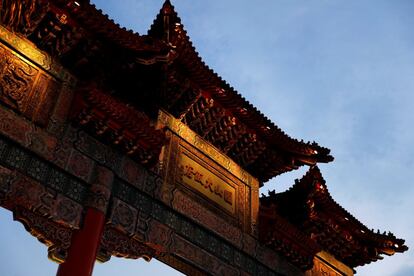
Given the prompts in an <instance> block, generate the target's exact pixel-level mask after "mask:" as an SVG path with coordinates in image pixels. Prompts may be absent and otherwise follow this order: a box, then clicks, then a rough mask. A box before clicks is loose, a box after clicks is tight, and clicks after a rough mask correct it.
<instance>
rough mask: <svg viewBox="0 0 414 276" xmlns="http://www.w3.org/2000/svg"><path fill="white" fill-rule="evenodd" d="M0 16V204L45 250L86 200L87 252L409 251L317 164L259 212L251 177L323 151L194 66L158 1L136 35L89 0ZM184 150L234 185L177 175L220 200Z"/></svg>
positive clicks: (307, 259)
mask: <svg viewBox="0 0 414 276" xmlns="http://www.w3.org/2000/svg"><path fill="white" fill-rule="evenodd" d="M0 21H1V23H2V25H4V26H6V28H3V27H2V26H0V27H1V28H0V42H1V44H0V55H1V56H2V59H1V60H0V102H1V106H0V117H1V120H0V205H1V206H2V207H5V208H8V209H10V210H12V211H13V213H14V216H15V219H16V220H19V221H21V222H22V223H23V224H24V225H25V227H26V229H27V230H28V231H29V232H30V233H31V234H32V235H34V236H35V237H37V238H38V239H39V240H40V241H41V242H43V243H45V244H46V245H47V246H48V247H49V256H50V257H51V258H52V259H54V260H55V261H58V262H62V261H64V259H65V257H66V253H67V249H68V247H69V244H70V239H71V236H72V231H73V230H75V229H79V228H82V225H83V223H84V222H85V220H84V221H82V218H83V219H84V217H83V215H84V213H85V210H89V211H90V210H91V209H92V210H93V211H94V212H98V213H99V215H100V216H101V218H102V220H101V222H102V223H103V218H104V217H105V218H106V226H105V229H104V232H103V237H102V240H101V244H100V249H99V252H98V259H99V260H100V261H107V260H109V258H110V257H111V256H119V257H125V258H140V257H142V258H144V259H145V260H148V261H149V260H150V259H151V258H152V257H156V258H159V259H160V260H161V261H164V262H166V263H168V264H170V265H172V266H173V267H175V268H177V269H179V270H180V271H183V272H185V273H190V274H194V275H199V274H200V275H201V274H213V275H218V274H222V275H248V274H249V275H278V274H279V273H281V274H283V275H301V274H303V270H306V269H309V268H311V267H312V265H314V264H315V265H314V268H313V270H311V272H312V273H313V272H315V273H322V274H324V273H325V274H328V273H331V272H332V271H333V270H332V271H329V269H327V268H328V266H326V264H325V263H323V262H318V261H317V259H315V258H316V257H317V258H319V257H320V255H318V254H319V253H320V251H321V250H322V249H323V250H326V251H328V252H329V253H330V254H332V255H334V256H335V258H337V259H338V260H340V261H342V262H343V263H345V264H346V265H349V266H351V267H355V266H358V265H363V264H366V263H369V262H371V261H375V260H377V259H381V258H382V256H381V255H380V254H387V255H392V254H394V253H395V252H404V251H405V250H407V249H408V248H407V246H406V245H404V240H401V239H397V238H396V237H395V236H394V235H393V234H391V233H388V235H386V234H380V233H374V232H373V231H371V230H368V229H367V228H366V227H365V226H364V225H362V224H361V223H360V222H359V221H357V220H356V219H355V218H353V217H352V216H351V215H350V214H349V213H348V212H346V211H345V210H344V209H343V208H342V207H340V206H339V205H338V204H337V203H336V202H335V201H333V199H332V198H331V197H330V195H329V193H328V191H327V188H326V185H325V182H324V180H323V179H322V176H321V175H320V172H319V170H318V169H317V168H312V169H311V171H310V172H309V173H308V174H307V175H306V176H305V177H304V178H303V179H302V180H301V181H297V183H296V184H295V185H294V187H293V188H292V189H290V190H289V191H287V192H285V193H281V194H275V193H270V195H269V196H267V197H266V196H265V197H262V198H261V200H260V205H261V206H260V209H259V202H258V199H259V196H258V189H259V183H261V184H262V183H263V181H267V180H268V179H270V178H272V177H274V176H276V175H279V174H281V173H284V172H286V171H289V170H293V169H297V168H298V167H299V166H302V165H310V166H313V165H315V164H316V163H318V162H330V161H332V160H333V157H332V156H330V151H329V149H326V148H323V147H320V146H319V145H318V144H316V143H315V142H314V143H309V142H308V143H305V142H303V141H298V140H295V139H293V138H291V137H289V136H288V135H286V134H285V133H284V132H283V131H282V130H280V129H279V128H278V127H277V126H276V125H275V124H273V123H272V122H271V121H270V120H269V119H268V118H266V117H265V116H264V115H263V114H262V113H260V111H258V110H257V109H256V108H255V107H253V106H252V105H251V104H250V103H249V102H248V101H247V100H245V99H244V98H243V97H242V96H241V95H240V94H238V92H237V91H235V90H234V88H232V87H231V86H230V85H229V84H228V83H226V82H225V81H224V80H222V79H221V77H220V76H218V75H217V74H216V73H214V71H212V70H211V69H210V68H209V67H208V66H207V65H206V64H204V62H203V61H202V60H201V58H200V57H199V55H198V53H197V52H196V50H195V49H194V47H193V45H192V43H191V41H190V39H189V37H188V36H187V33H186V31H185V30H184V27H183V25H182V24H181V20H180V18H179V17H178V15H177V14H176V12H175V11H174V8H173V6H172V5H171V3H170V2H169V1H166V2H165V4H164V6H163V8H162V10H161V12H160V14H159V15H158V16H157V18H156V20H155V21H154V24H153V25H152V27H151V29H150V30H149V34H148V35H146V36H145V35H139V34H136V33H133V32H132V31H128V30H126V29H124V28H120V26H119V25H117V24H116V23H114V22H113V21H112V20H110V19H108V16H106V15H104V14H102V12H101V11H100V10H97V9H96V8H95V7H94V5H92V4H90V3H89V1H79V2H75V1H64V0H52V1H44V0H28V1H19V0H17V1H10V0H3V1H1V0H0ZM9 30H12V31H13V32H15V33H12V32H10V31H9ZM23 37H26V38H27V39H25V38H23ZM29 40H30V41H29ZM6 45H7V46H6ZM39 49H41V50H39ZM114 53H116V55H114ZM52 57H53V58H52ZM61 64H63V65H64V67H65V69H63V67H62V65H61ZM66 69H67V70H69V71H72V72H73V74H74V75H76V77H77V78H78V80H79V82H77V84H76V83H75V80H74V78H73V77H72V76H71V75H70V74H68V72H67V71H66ZM61 87H63V88H62V89H61ZM74 87H77V88H76V89H75V88H74ZM60 90H65V91H64V93H65V94H64V95H62V93H63V92H62V91H60ZM75 91H76V93H75ZM74 93H75V94H76V95H75V99H74V101H73V105H72V106H71V111H70V112H71V119H72V121H70V122H68V120H67V119H68V118H67V115H68V113H69V108H70V107H69V106H70V103H71V101H72V96H73V94H74ZM8 109H12V110H13V111H10V110H8ZM160 109H161V110H165V111H166V112H168V113H170V114H172V115H173V116H175V118H177V119H175V118H173V117H169V116H170V115H165V114H167V113H164V111H160ZM159 111H160V112H159ZM162 114H164V115H162ZM20 115H22V116H24V117H25V118H26V119H25V118H22V116H20ZM157 116H159V117H158V119H159V121H156V120H157ZM27 119H28V120H27ZM170 119H174V120H170ZM171 122H173V123H171ZM33 123H34V124H33ZM172 124H175V125H174V126H172ZM186 125H187V126H188V127H189V128H191V129H192V130H193V131H195V133H194V132H192V131H191V130H190V129H188V128H187V127H186ZM39 126H40V127H39ZM159 127H161V129H159ZM163 127H170V129H169V130H168V131H166V130H165V129H164V128H163ZM165 132H167V133H165ZM6 137H7V138H6ZM167 137H169V138H170V141H169V144H168V145H166V144H167V142H168V139H167ZM12 140H13V141H12ZM101 142H102V143H101ZM212 145H214V146H215V147H213V146H212ZM117 150H120V151H117ZM161 152H162V154H161V158H159V156H160V153H161ZM183 155H185V156H186V157H188V158H189V159H191V160H190V161H188V162H189V164H194V166H195V165H197V166H200V168H202V169H205V171H204V173H205V174H209V175H210V173H211V175H210V176H212V175H215V176H217V179H218V180H217V181H218V182H220V181H222V182H223V183H225V184H226V185H227V184H228V185H229V186H231V188H230V189H234V190H231V191H230V192H229V191H227V192H228V193H227V197H225V196H224V195H225V193H224V190H223V193H221V192H220V189H219V188H220V187H221V186H220V185H219V184H217V183H211V182H208V181H207V180H206V179H207V177H205V178H204V180H205V181H204V182H203V181H201V180H202V179H203V178H202V174H201V173H200V171H202V170H201V169H200V170H198V171H197V170H195V171H196V172H194V173H193V174H190V176H191V177H188V178H191V179H194V181H195V182H197V183H196V184H198V185H200V184H202V185H203V187H204V188H205V189H210V192H211V194H213V196H214V195H218V196H219V197H221V198H224V201H225V202H224V204H230V203H231V204H230V205H232V206H234V209H226V208H225V207H228V206H227V205H224V206H225V207H223V205H221V203H220V202H219V201H218V200H216V201H215V200H214V199H212V196H211V195H210V194H209V195H206V194H203V192H202V191H200V190H197V188H194V186H191V185H192V184H191V183H190V184H188V183H184V181H183V171H182V170H183V168H184V167H177V164H178V162H181V161H182V160H181V159H180V158H182V156H183ZM159 159H162V160H161V161H160V160H159ZM180 160H181V161H180ZM232 160H234V161H235V162H237V164H236V163H234V162H233V161H232ZM191 162H194V163H191ZM141 165H144V166H145V167H144V166H141ZM191 168H193V167H191ZM180 170H181V171H180ZM223 170H224V171H223ZM245 170H247V171H245ZM180 174H181V177H180ZM256 178H257V179H256ZM187 180H188V179H187ZM209 183H210V184H209ZM193 184H194V183H193ZM213 184H214V185H213ZM186 185H187V186H186ZM197 187H198V186H197ZM213 187H216V188H217V187H219V188H217V189H216V188H213ZM192 189H193V190H192ZM203 191H204V190H203ZM232 191H234V192H232ZM229 195H230V196H229ZM226 198H227V200H226ZM233 199H234V203H233V201H232V200H233ZM258 210H259V211H258ZM86 221H87V220H86ZM318 252H319V253H318ZM315 256H316V257H315ZM92 259H93V257H92ZM332 273H333V272H332ZM310 275H313V274H310ZM333 275H334V274H333Z"/></svg>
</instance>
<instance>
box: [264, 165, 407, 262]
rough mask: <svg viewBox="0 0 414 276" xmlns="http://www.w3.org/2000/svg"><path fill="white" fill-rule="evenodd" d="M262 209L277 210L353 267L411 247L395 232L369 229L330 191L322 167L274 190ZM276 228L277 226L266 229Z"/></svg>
mask: <svg viewBox="0 0 414 276" xmlns="http://www.w3.org/2000/svg"><path fill="white" fill-rule="evenodd" d="M260 208H261V209H260V212H264V213H268V212H269V209H270V210H274V212H275V213H277V214H278V215H279V216H281V217H283V218H285V219H286V220H288V221H289V223H291V224H292V225H294V226H295V227H296V228H297V229H298V230H299V231H300V232H302V233H304V234H305V235H306V236H307V237H308V238H309V239H311V240H312V241H314V242H315V243H317V244H318V246H320V248H322V249H323V250H325V251H327V252H329V253H331V254H332V255H334V256H335V257H336V258H337V259H338V260H340V261H342V262H343V263H345V264H346V265H348V266H350V267H356V266H360V265H364V264H368V263H370V262H373V261H376V260H379V259H382V258H383V257H382V255H383V254H385V255H393V254H394V253H396V252H404V251H406V250H407V249H408V247H407V246H406V245H404V240H402V239H398V238H396V237H395V236H394V235H393V234H392V233H390V232H388V233H385V232H384V233H383V234H381V233H379V231H378V232H374V231H373V230H370V229H368V228H367V227H366V226H365V225H363V224H362V223H361V222H360V221H358V220H357V219H356V218H355V217H353V216H352V215H351V214H350V213H349V212H348V211H346V210H345V209H344V208H343V207H341V206H340V205H339V204H338V203H337V202H335V200H334V199H332V197H331V195H330V194H329V191H328V188H327V187H326V183H325V180H324V179H323V177H322V175H321V172H320V170H319V168H318V167H316V166H314V167H312V168H311V169H310V170H309V171H308V173H307V174H306V175H305V176H304V177H303V178H302V179H301V180H299V181H296V183H295V185H293V186H292V187H291V188H290V189H289V190H287V191H285V192H282V193H275V192H270V193H269V195H268V196H263V197H262V198H261V199H260ZM266 231H270V232H273V231H275V230H273V229H270V228H268V229H264V233H266Z"/></svg>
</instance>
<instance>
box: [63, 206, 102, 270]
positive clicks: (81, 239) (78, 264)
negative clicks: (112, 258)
mask: <svg viewBox="0 0 414 276" xmlns="http://www.w3.org/2000/svg"><path fill="white" fill-rule="evenodd" d="M104 223H105V215H104V214H103V213H102V212H100V211H98V210H95V209H93V208H88V210H87V211H86V216H85V219H84V222H83V227H82V228H81V229H79V230H75V231H74V232H73V234H72V240H71V245H70V247H69V250H68V256H67V257H66V260H65V262H64V263H62V264H60V265H59V269H58V272H57V276H91V275H92V270H93V266H94V264H95V259H96V254H97V251H98V248H99V243H100V241H101V237H102V232H103V228H104Z"/></svg>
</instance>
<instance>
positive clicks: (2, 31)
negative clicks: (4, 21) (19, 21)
mask: <svg viewBox="0 0 414 276" xmlns="http://www.w3.org/2000/svg"><path fill="white" fill-rule="evenodd" d="M0 42H2V43H3V44H4V45H5V46H7V47H9V48H12V49H13V50H15V51H16V52H17V54H20V55H22V56H24V57H25V58H27V59H28V60H29V61H31V62H33V63H35V64H36V65H37V66H39V67H40V68H42V69H43V70H45V71H47V72H48V73H49V74H51V75H53V76H54V77H56V78H57V79H59V80H61V81H67V82H69V83H74V80H75V78H74V77H73V76H72V75H71V74H70V73H69V72H67V71H66V70H65V69H64V68H63V66H62V65H60V64H59V63H58V62H56V61H54V60H53V59H52V57H51V56H50V55H48V54H47V53H45V52H43V51H41V50H39V49H38V48H37V47H36V45H34V44H33V43H32V42H30V41H29V40H27V39H26V38H23V37H20V36H19V35H18V34H16V33H14V32H11V31H9V30H8V29H7V28H6V27H4V26H2V25H0Z"/></svg>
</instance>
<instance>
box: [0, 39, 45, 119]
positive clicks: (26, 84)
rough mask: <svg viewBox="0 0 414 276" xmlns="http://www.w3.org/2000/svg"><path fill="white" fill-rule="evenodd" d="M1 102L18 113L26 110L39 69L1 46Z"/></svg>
mask: <svg viewBox="0 0 414 276" xmlns="http://www.w3.org/2000/svg"><path fill="white" fill-rule="evenodd" d="M0 56H2V59H1V60H0V100H1V101H2V102H3V103H5V104H6V105H8V106H10V107H11V108H13V109H16V110H18V111H23V110H24V109H25V104H26V101H27V100H28V97H29V93H30V91H31V90H32V87H33V83H34V82H35V79H36V76H37V73H38V69H36V68H35V67H33V66H32V65H30V64H29V63H27V62H25V61H24V60H23V59H21V58H18V57H16V56H15V55H14V54H12V53H11V52H10V51H8V50H6V49H5V48H3V47H2V46H1V45H0Z"/></svg>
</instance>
